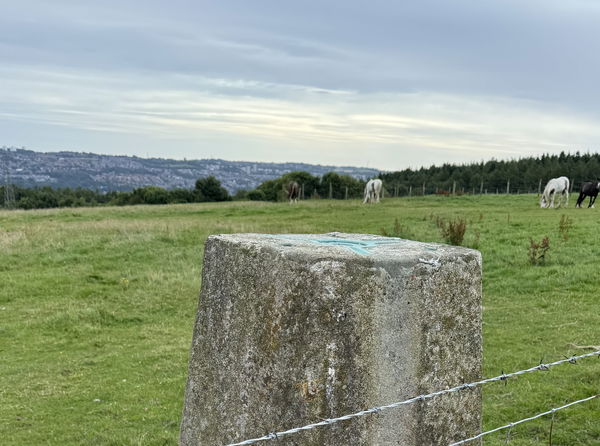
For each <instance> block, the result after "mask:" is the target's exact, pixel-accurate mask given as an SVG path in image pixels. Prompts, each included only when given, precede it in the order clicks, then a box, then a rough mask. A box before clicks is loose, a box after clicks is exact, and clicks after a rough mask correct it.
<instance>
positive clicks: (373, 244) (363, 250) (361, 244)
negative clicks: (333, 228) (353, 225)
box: [273, 235, 406, 256]
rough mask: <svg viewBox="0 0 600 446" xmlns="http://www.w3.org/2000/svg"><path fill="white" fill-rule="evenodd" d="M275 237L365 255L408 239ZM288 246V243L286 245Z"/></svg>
mask: <svg viewBox="0 0 600 446" xmlns="http://www.w3.org/2000/svg"><path fill="white" fill-rule="evenodd" d="M273 237H275V238H279V239H284V240H295V241H300V242H309V243H315V244H318V245H324V246H341V247H343V248H347V249H349V250H350V251H352V252H355V253H356V254H360V255H363V256H369V255H371V254H372V253H371V252H370V250H372V249H374V248H377V247H378V246H382V245H396V244H400V243H405V242H406V240H402V239H390V240H347V239H342V238H320V239H318V238H307V237H301V236H300V237H299V236H293V235H275V236H273ZM285 246H288V245H285Z"/></svg>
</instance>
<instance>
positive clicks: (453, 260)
mask: <svg viewBox="0 0 600 446" xmlns="http://www.w3.org/2000/svg"><path fill="white" fill-rule="evenodd" d="M352 241H356V242H357V243H352ZM339 243H342V245H339ZM344 243H346V244H347V245H343V244H344ZM481 356H482V339H481V256H480V254H479V252H477V251H474V250H470V249H465V248H458V247H454V246H446V245H439V244H429V243H418V242H412V241H408V240H402V239H397V238H386V237H377V236H371V235H361V234H339V233H333V234H320V235H265V234H234V235H218V236H213V237H209V239H208V241H207V243H206V249H205V259H204V271H203V279H202V292H201V294H200V302H199V308H198V316H197V320H196V326H195V330H194V336H193V342H192V350H191V358H190V367H189V378H188V383H187V388H186V393H185V405H184V411H183V421H182V425H181V439H180V440H181V444H182V445H184V446H190V445H220V444H228V443H232V442H236V441H242V440H246V439H248V438H255V437H260V436H262V435H265V434H267V433H269V432H276V431H281V430H286V429H289V428H292V427H298V426H302V425H305V424H309V423H313V422H316V421H320V420H322V419H325V418H334V417H338V416H341V415H345V414H348V413H353V412H357V411H360V410H363V409H366V408H369V407H374V406H378V405H382V404H387V403H391V402H394V401H401V400H404V399H408V398H410V397H413V396H416V395H419V394H421V393H427V392H432V391H436V390H440V389H444V388H447V387H453V386H456V385H459V384H461V383H467V382H471V381H475V380H477V379H479V378H480V374H481ZM480 427H481V395H480V391H479V390H478V389H470V390H465V391H462V392H460V393H454V394H451V395H445V396H442V397H437V398H435V399H433V400H427V401H426V402H419V403H416V404H412V405H409V406H403V407H401V408H396V409H390V410H387V411H383V412H380V413H379V414H377V415H368V416H364V417H360V418H356V419H353V420H351V421H344V422H340V423H336V424H334V425H332V426H325V427H319V428H316V429H314V430H311V431H305V432H302V433H298V434H294V435H290V436H285V437H282V438H280V439H279V440H277V441H275V442H274V443H276V444H277V445H319V446H321V445H336V446H340V445H415V446H416V445H420V446H427V445H445V444H449V443H451V442H452V441H456V440H459V439H462V438H465V437H468V436H471V435H473V434H476V433H478V432H479V429H480Z"/></svg>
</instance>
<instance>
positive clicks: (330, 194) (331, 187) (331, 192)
mask: <svg viewBox="0 0 600 446" xmlns="http://www.w3.org/2000/svg"><path fill="white" fill-rule="evenodd" d="M332 198H333V186H332V185H331V181H330V182H329V199H330V200H331V199H332Z"/></svg>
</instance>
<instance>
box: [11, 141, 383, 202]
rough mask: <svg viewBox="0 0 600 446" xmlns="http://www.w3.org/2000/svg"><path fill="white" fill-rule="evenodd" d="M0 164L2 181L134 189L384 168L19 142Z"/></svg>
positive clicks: (239, 183) (233, 185) (243, 183)
mask: <svg viewBox="0 0 600 446" xmlns="http://www.w3.org/2000/svg"><path fill="white" fill-rule="evenodd" d="M0 169H1V170H0V173H1V174H2V183H11V184H15V185H19V186H23V187H36V186H52V187H53V188H66V187H69V188H77V187H81V188H85V189H90V190H96V191H99V192H109V191H131V190H133V189H135V188H138V187H143V186H159V187H162V188H165V189H175V188H193V187H194V183H195V181H196V180H197V179H199V178H204V177H208V176H214V177H216V178H217V179H218V180H219V181H220V182H221V184H222V186H223V187H224V188H225V189H227V191H228V192H229V193H232V194H233V193H235V192H236V191H238V190H250V189H254V188H256V187H257V186H258V185H259V184H261V183H262V182H263V181H266V180H270V179H274V178H278V177H280V176H281V175H283V174H285V173H288V172H293V171H299V170H301V171H306V172H309V173H310V174H311V175H315V176H322V175H324V174H326V173H327V172H337V173H339V174H342V175H349V176H352V177H354V178H360V179H363V180H365V179H368V178H371V177H374V176H376V175H377V174H379V170H377V169H370V168H365V167H349V166H344V167H340V166H321V165H314V164H304V163H260V162H250V161H225V160H220V159H203V160H173V159H164V158H138V157H135V156H114V155H98V154H94V153H80V152H68V151H65V152H36V151H33V150H27V149H25V148H13V147H2V148H0Z"/></svg>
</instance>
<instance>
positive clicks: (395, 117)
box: [0, 0, 600, 170]
mask: <svg viewBox="0 0 600 446" xmlns="http://www.w3.org/2000/svg"><path fill="white" fill-rule="evenodd" d="M599 23H600V2H597V1H596V0H570V1H564V0H528V1H522V0H519V1H512V0H496V1H490V0H473V1H465V0H453V1H447V0H438V1H431V0H419V1H389V0H386V1H380V0H369V1H353V0H345V1H327V0H318V1H313V0H303V1H299V2H291V1H281V0H253V1H247V0H221V1H203V0H195V1H192V0H189V1H186V0H170V1H168V2H167V1H163V0H160V1H159V0H130V1H127V0H118V1H117V0H103V1H101V2H100V1H88V0H73V1H67V0H52V1H41V0H37V1H33V0H19V1H13V0H0V29H2V32H1V33H0V61H1V63H0V146H13V147H26V148H28V149H31V150H38V151H58V150H74V151H82V152H94V153H103V154H119V155H136V156H141V157H163V158H176V159H183V158H187V159H203V158H223V159H227V160H245V161H267V162H269V161H273V162H286V161H289V162H307V163H314V164H332V165H352V166H362V167H372V168H377V169H382V170H401V169H405V168H409V167H411V168H418V167H421V166H430V165H440V164H442V163H458V164H462V163H469V162H479V161H482V160H483V161H486V160H489V159H491V158H496V159H517V158H521V157H526V156H535V155H540V154H543V153H559V152H560V151H565V152H571V153H574V152H575V151H581V152H597V151H599V149H600V88H598V85H599V83H600V57H598V55H599V54H600V26H598V24H599Z"/></svg>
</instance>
